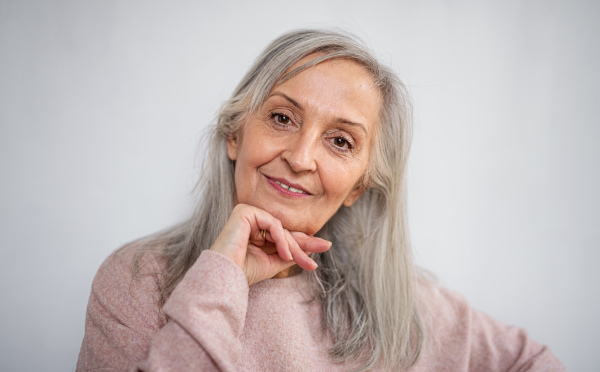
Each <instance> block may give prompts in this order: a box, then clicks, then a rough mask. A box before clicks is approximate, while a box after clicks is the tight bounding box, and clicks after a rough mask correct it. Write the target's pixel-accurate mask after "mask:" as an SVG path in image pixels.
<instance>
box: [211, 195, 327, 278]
mask: <svg viewBox="0 0 600 372" xmlns="http://www.w3.org/2000/svg"><path fill="white" fill-rule="evenodd" d="M260 230H266V231H267V232H266V234H265V235H266V236H265V237H264V238H263V237H262V236H261V233H260ZM330 247H331V242H328V241H326V240H323V239H320V238H316V237H313V236H309V235H306V234H304V233H301V232H290V231H288V230H286V229H284V228H283V226H282V225H281V222H280V221H279V220H278V219H277V218H275V217H273V216H272V215H271V214H270V213H268V212H266V211H264V210H262V209H259V208H256V207H252V206H249V205H245V204H238V205H237V206H236V207H235V208H234V209H233V212H232V213H231V216H230V217H229V220H228V221H227V223H226V224H225V227H224V228H223V231H221V234H220V235H219V237H218V238H217V240H216V241H215V243H214V244H213V246H212V247H211V250H213V251H215V252H219V253H221V254H222V255H224V256H226V257H228V258H229V259H231V260H232V261H233V262H234V263H235V264H236V265H238V266H239V267H240V268H241V269H242V271H244V274H246V278H247V279H248V285H252V284H254V283H258V282H260V281H262V280H265V279H269V278H272V277H273V276H275V275H277V274H278V273H279V272H281V271H283V270H285V269H287V268H289V267H291V266H293V265H294V264H298V266H300V267H301V268H303V269H305V270H314V269H316V268H317V264H316V263H315V262H314V261H313V260H312V259H311V258H310V257H308V254H307V252H308V253H311V252H319V253H320V252H325V251H326V250H328V249H329V248H330Z"/></svg>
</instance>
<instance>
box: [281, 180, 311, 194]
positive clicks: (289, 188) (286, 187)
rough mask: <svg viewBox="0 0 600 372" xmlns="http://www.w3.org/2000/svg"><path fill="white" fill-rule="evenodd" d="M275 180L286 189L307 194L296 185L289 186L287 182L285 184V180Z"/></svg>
mask: <svg viewBox="0 0 600 372" xmlns="http://www.w3.org/2000/svg"><path fill="white" fill-rule="evenodd" d="M275 182H276V183H277V184H278V185H279V186H281V187H283V188H284V189H286V190H290V191H291V192H295V193H298V194H306V193H305V192H304V191H302V190H300V189H297V188H295V187H292V186H288V185H286V184H285V183H283V182H279V181H275Z"/></svg>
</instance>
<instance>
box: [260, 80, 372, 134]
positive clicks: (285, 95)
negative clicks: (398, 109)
mask: <svg viewBox="0 0 600 372" xmlns="http://www.w3.org/2000/svg"><path fill="white" fill-rule="evenodd" d="M273 96H279V97H282V98H284V99H286V100H287V101H289V102H290V103H291V104H292V105H294V106H296V107H297V108H298V109H300V110H302V111H304V108H303V107H302V105H301V104H299V103H298V102H297V101H296V100H294V99H292V98H291V97H290V96H288V95H287V94H284V93H281V92H278V91H275V92H273V93H272V94H271V95H270V96H269V97H273ZM333 121H334V122H336V123H340V124H348V125H351V126H355V127H359V128H361V129H362V130H363V131H364V132H365V134H367V135H368V134H369V131H368V130H367V127H366V126H365V125H364V124H363V123H358V122H355V121H352V120H348V119H344V118H339V117H338V118H335V119H334V120H333Z"/></svg>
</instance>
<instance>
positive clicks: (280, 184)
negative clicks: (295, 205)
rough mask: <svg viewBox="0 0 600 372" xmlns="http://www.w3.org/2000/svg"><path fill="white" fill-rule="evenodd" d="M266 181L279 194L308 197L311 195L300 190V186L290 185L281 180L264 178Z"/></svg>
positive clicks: (302, 189)
mask: <svg viewBox="0 0 600 372" xmlns="http://www.w3.org/2000/svg"><path fill="white" fill-rule="evenodd" d="M265 178H266V179H267V181H268V182H269V183H270V184H271V186H273V187H274V188H275V189H277V190H278V191H279V192H281V193H283V194H286V195H290V196H309V195H311V194H310V193H309V192H308V191H306V190H305V189H304V188H302V187H301V186H300V185H297V184H294V183H291V182H289V181H287V180H285V179H283V178H271V177H268V176H265Z"/></svg>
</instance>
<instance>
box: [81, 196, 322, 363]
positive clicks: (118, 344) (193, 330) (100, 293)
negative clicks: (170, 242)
mask: <svg viewBox="0 0 600 372" xmlns="http://www.w3.org/2000/svg"><path fill="white" fill-rule="evenodd" d="M264 213H266V212H264V211H262V210H258V209H256V208H253V207H248V206H239V207H236V209H235V210H234V212H233V213H232V216H231V217H230V220H229V221H228V223H227V225H226V227H225V228H224V229H223V233H222V234H221V236H219V239H217V241H216V242H215V244H214V246H213V249H211V251H205V252H203V253H202V254H201V256H200V258H199V259H198V260H197V262H196V263H195V264H194V265H193V266H192V268H191V269H190V270H189V271H188V272H187V274H186V275H185V277H184V279H183V280H182V281H181V283H179V285H178V286H177V288H176V289H175V291H173V293H172V294H171V296H170V298H169V300H168V301H167V303H166V304H165V306H164V308H163V311H164V314H163V312H161V311H160V310H159V308H158V306H157V304H158V295H159V280H160V273H161V272H162V271H163V267H161V265H160V264H159V263H158V261H157V259H155V258H151V259H149V260H147V261H146V262H145V263H144V259H142V263H141V264H142V265H143V267H142V273H141V275H137V276H136V277H135V278H132V272H131V267H132V266H131V262H132V260H133V255H134V254H135V251H136V247H135V246H133V247H129V248H128V249H125V250H123V251H120V252H118V253H116V254H115V255H113V256H111V257H110V258H109V259H107V260H106V262H105V263H104V264H103V265H102V266H101V268H100V269H99V271H98V274H97V275H96V278H95V279H94V283H93V285H92V294H91V296H90V301H89V304H88V312H87V317H86V333H85V336H84V340H83V344H82V347H81V352H80V356H79V361H78V363H77V370H78V371H88V370H118V371H123V370H132V369H133V370H141V371H158V370H189V369H200V370H203V371H233V370H235V369H236V365H237V363H238V358H239V353H240V342H239V336H240V335H241V332H242V330H243V327H244V319H245V314H246V309H247V301H248V285H249V282H250V283H254V282H257V281H260V280H264V279H267V278H269V277H272V276H273V275H275V274H276V273H278V272H279V271H281V270H282V269H284V268H286V267H289V266H291V265H293V264H294V261H291V260H289V258H288V260H284V259H282V258H281V255H282V254H283V255H284V254H285V253H288V254H289V252H290V251H291V252H292V257H293V258H294V260H295V261H296V262H298V261H300V262H302V266H306V267H305V268H308V269H311V268H312V269H314V267H312V266H310V264H311V260H310V259H309V258H308V257H307V256H306V252H318V251H321V252H322V251H324V250H327V249H328V248H329V246H330V243H328V242H325V241H323V240H321V239H317V238H313V237H308V236H306V235H304V234H301V233H290V232H288V231H287V230H285V229H283V228H282V227H281V225H280V224H279V225H278V226H277V223H276V222H274V221H271V224H269V221H264V220H265V219H269V217H270V218H272V216H270V215H268V216H267V215H264ZM263 228H264V229H270V230H269V233H267V234H266V236H267V239H265V238H263V237H262V236H261V234H260V229H263ZM240 235H241V237H240ZM281 239H285V242H287V244H288V245H287V249H288V251H287V252H286V251H285V250H284V249H286V246H284V245H283V244H282V241H281ZM273 241H275V242H277V244H275V246H273V247H272V248H274V249H275V252H274V253H272V254H266V253H265V252H263V251H262V250H261V249H260V248H259V247H258V246H257V245H259V246H262V245H265V244H267V245H268V244H272V245H273ZM236 244H237V245H236ZM138 248H139V247H138ZM282 248H284V249H282ZM240 251H242V252H241V253H240ZM282 252H283V253H282ZM147 255H148V256H149V255H150V254H147ZM227 255H229V256H232V257H228V256H227ZM284 257H285V256H284ZM299 264H300V263H299ZM167 318H168V319H169V320H168V321H167Z"/></svg>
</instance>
